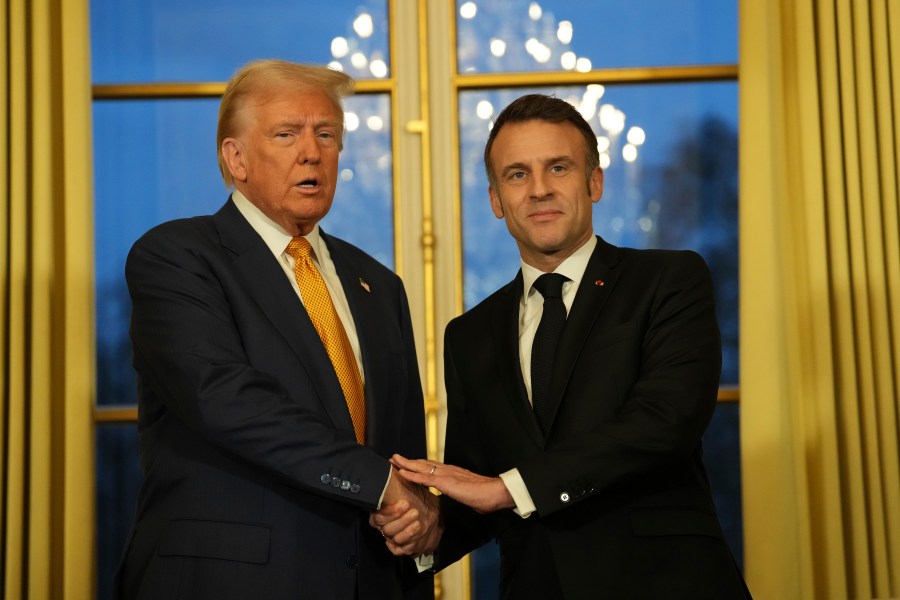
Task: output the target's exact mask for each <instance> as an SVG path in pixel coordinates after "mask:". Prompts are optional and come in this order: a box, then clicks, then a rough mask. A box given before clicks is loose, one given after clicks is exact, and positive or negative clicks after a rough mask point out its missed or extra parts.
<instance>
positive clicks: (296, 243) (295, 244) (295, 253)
mask: <svg viewBox="0 0 900 600" xmlns="http://www.w3.org/2000/svg"><path fill="white" fill-rule="evenodd" d="M285 252H287V253H288V254H289V255H290V256H291V257H293V259H294V260H302V259H305V258H310V257H311V256H312V246H311V245H310V243H309V240H308V239H306V238H305V237H300V236H297V237H295V238H294V239H292V240H291V241H290V243H289V244H288V246H287V248H286V249H285Z"/></svg>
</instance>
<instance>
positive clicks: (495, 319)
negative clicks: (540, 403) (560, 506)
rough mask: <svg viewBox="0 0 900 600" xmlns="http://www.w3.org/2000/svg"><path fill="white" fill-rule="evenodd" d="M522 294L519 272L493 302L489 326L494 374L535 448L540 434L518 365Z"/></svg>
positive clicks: (541, 435) (540, 436)
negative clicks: (491, 337)
mask: <svg viewBox="0 0 900 600" xmlns="http://www.w3.org/2000/svg"><path fill="white" fill-rule="evenodd" d="M523 291H524V287H523V282H522V271H521V270H519V272H518V273H517V274H516V278H515V279H513V280H512V281H511V282H510V283H508V284H507V285H506V286H505V287H504V288H503V289H502V290H501V291H500V295H499V297H498V302H495V303H494V307H493V311H492V313H493V314H492V315H491V326H492V327H493V339H494V340H495V342H496V344H497V352H496V354H495V356H496V357H497V362H498V363H499V364H498V368H497V372H498V374H499V377H500V378H501V380H502V382H503V387H504V388H505V390H506V394H505V397H506V398H507V399H508V400H509V402H511V403H512V405H513V406H512V410H513V413H514V414H515V415H516V416H517V417H518V418H519V421H520V423H521V425H522V428H523V430H524V431H526V432H527V433H528V435H529V437H531V438H532V440H533V441H534V442H535V443H536V444H537V445H538V446H543V441H544V434H543V432H542V431H541V426H540V425H539V424H538V420H537V417H536V416H535V414H534V411H533V410H532V408H531V404H530V403H529V402H528V391H527V390H526V389H525V380H524V379H523V378H522V365H521V363H520V362H519V303H520V302H521V300H522V293H523Z"/></svg>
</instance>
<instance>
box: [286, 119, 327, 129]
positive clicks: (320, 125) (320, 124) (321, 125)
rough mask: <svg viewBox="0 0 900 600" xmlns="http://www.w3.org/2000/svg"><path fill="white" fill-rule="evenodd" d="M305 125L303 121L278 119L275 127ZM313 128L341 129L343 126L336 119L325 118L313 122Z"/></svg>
mask: <svg viewBox="0 0 900 600" xmlns="http://www.w3.org/2000/svg"><path fill="white" fill-rule="evenodd" d="M305 126H306V122H305V121H279V122H278V123H276V124H275V129H303V128H304V127H305ZM313 127H314V128H315V129H325V128H329V127H331V128H334V129H341V128H342V127H343V123H341V122H340V121H338V120H336V119H326V120H322V121H317V122H315V123H314V124H313Z"/></svg>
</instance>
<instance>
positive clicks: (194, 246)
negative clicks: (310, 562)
mask: <svg viewBox="0 0 900 600" xmlns="http://www.w3.org/2000/svg"><path fill="white" fill-rule="evenodd" d="M197 229H198V228H197V227H191V225H190V221H186V222H175V223H174V224H169V226H168V227H161V228H157V229H155V230H152V231H151V232H149V233H148V234H147V235H145V236H144V237H143V238H142V239H141V240H139V241H138V242H137V243H136V244H135V246H134V248H133V249H132V251H131V253H130V254H129V257H128V261H127V265H126V278H127V281H128V287H129V291H130V294H131V298H132V310H133V313H132V330H131V335H132V341H133V348H134V363H135V367H136V369H137V371H138V375H139V379H140V385H141V387H142V388H144V389H146V394H150V395H152V396H153V397H154V398H155V399H156V400H155V401H153V402H147V403H142V405H141V411H142V414H141V415H140V427H141V429H142V431H143V430H146V429H149V428H152V427H153V426H154V424H155V422H156V421H158V420H162V419H170V418H176V419H179V420H180V421H181V422H183V423H184V424H185V425H186V426H187V427H188V428H189V429H190V430H192V432H193V433H194V434H196V435H197V436H200V437H201V438H202V439H204V440H205V441H206V442H207V443H209V444H211V445H213V446H215V447H217V448H219V449H220V450H222V451H224V452H226V453H229V454H230V455H232V456H234V457H237V458H239V459H241V460H243V461H245V462H246V463H248V464H249V465H251V466H253V467H254V468H258V469H261V470H263V471H264V472H266V473H268V474H269V475H270V476H274V477H276V478H277V479H279V480H281V481H282V482H284V483H287V484H288V485H290V486H293V487H296V488H299V489H302V490H304V491H308V492H312V493H315V494H319V495H324V496H327V497H330V498H333V499H335V500H338V501H340V502H345V503H349V504H353V505H356V506H359V507H361V508H364V509H367V510H371V509H374V508H375V506H376V504H377V502H378V499H379V497H380V495H381V493H382V491H383V488H384V485H385V482H386V480H387V475H388V473H389V469H390V467H389V464H388V463H387V461H386V460H385V458H383V457H382V456H379V455H378V454H377V453H376V452H374V451H373V450H371V449H369V448H365V447H362V446H359V445H357V444H356V442H355V440H354V439H353V438H352V436H348V435H347V434H346V432H343V431H339V430H338V429H337V428H335V426H334V425H333V423H331V422H330V421H329V419H328V417H327V415H326V414H325V413H324V412H323V411H322V410H321V409H320V408H319V409H317V408H316V407H317V406H319V403H320V400H319V399H318V398H317V394H318V391H317V390H316V389H315V387H314V386H312V385H311V384H309V382H308V379H298V380H297V381H298V382H299V383H298V384H297V385H296V386H295V388H294V389H290V390H288V389H286V387H285V383H284V382H283V381H282V380H280V379H276V377H275V376H273V375H272V373H273V372H275V370H274V369H275V368H279V369H281V371H282V372H283V371H284V370H285V366H286V365H288V364H289V363H287V362H282V361H289V360H292V361H294V362H295V363H296V362H297V358H296V357H295V356H294V357H288V356H282V355H280V354H277V353H273V354H272V355H271V356H268V357H266V358H267V359H268V361H269V362H270V363H272V364H270V365H267V364H263V363H264V362H265V361H261V360H260V358H259V356H254V357H252V358H251V356H249V355H248V351H247V350H246V348H245V340H244V339H243V338H242V335H243V332H242V330H241V329H240V327H239V325H238V322H237V317H236V310H237V306H236V304H235V302H236V300H235V298H234V295H235V288H239V287H240V286H235V285H230V286H226V285H225V284H224V283H223V280H222V277H223V273H225V272H227V265H225V266H223V265H221V264H219V259H218V258H217V257H216V256H215V255H214V253H212V252H211V251H210V250H209V248H210V245H209V243H208V240H207V241H204V240H203V239H202V238H205V237H206V238H208V237H210V236H209V235H208V234H199V233H197ZM397 287H398V288H400V293H402V288H401V287H400V286H399V284H398V285H397ZM241 301H242V302H243V303H244V304H252V303H251V302H250V301H249V300H248V299H247V298H246V297H244V298H242V299H241ZM394 305H395V306H398V307H400V306H402V303H401V302H399V301H398V302H396V303H394ZM251 308H252V307H251ZM398 310H399V309H398ZM396 318H398V319H401V320H402V319H403V318H404V316H403V315H397V316H396ZM406 318H407V319H408V317H406ZM244 326H245V325H244ZM297 368H298V369H302V368H303V365H302V364H300V363H297ZM326 473H341V474H342V477H343V479H344V480H347V481H352V482H354V483H356V484H357V485H358V486H359V487H358V488H356V490H355V492H354V491H350V490H348V489H342V488H341V487H340V486H338V487H334V486H332V485H325V484H324V482H323V481H322V475H323V474H326Z"/></svg>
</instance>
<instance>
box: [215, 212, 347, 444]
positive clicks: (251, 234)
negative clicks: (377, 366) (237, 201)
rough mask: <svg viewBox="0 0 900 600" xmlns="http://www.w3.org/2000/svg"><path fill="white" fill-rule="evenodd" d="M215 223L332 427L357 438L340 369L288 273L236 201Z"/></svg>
mask: <svg viewBox="0 0 900 600" xmlns="http://www.w3.org/2000/svg"><path fill="white" fill-rule="evenodd" d="M213 220H214V221H215V223H216V227H217V228H218V230H219V236H220V239H221V242H222V246H224V247H225V248H226V249H228V250H230V251H231V252H233V253H234V254H235V259H234V265H235V269H236V270H237V272H238V273H239V274H240V276H241V277H242V278H243V279H244V281H246V282H247V286H246V288H247V293H248V294H249V295H250V297H251V298H252V299H253V300H254V301H255V302H256V303H257V305H258V306H259V308H260V309H261V310H262V312H263V314H265V315H266V317H267V318H268V319H269V320H270V321H271V322H272V324H273V325H275V328H276V329H277V330H278V332H279V333H280V334H281V336H282V337H283V338H284V340H285V341H286V342H287V344H288V345H289V346H290V347H291V349H292V350H293V351H294V353H295V354H296V355H297V358H298V359H299V363H300V366H301V367H302V368H303V369H305V370H306V372H307V375H308V376H309V379H310V381H312V382H313V385H314V386H315V388H316V391H317V393H318V396H319V399H320V400H321V402H322V404H323V405H324V407H325V410H326V412H327V413H328V416H329V417H330V418H331V420H332V422H333V423H334V424H335V425H336V426H337V427H338V428H340V429H347V430H349V431H351V432H352V431H353V422H352V421H351V419H350V412H349V411H348V410H347V404H346V403H345V402H344V394H343V391H342V390H341V386H340V383H339V382H338V379H337V375H336V374H335V372H334V367H333V366H332V364H331V361H330V360H329V358H328V354H327V353H326V352H325V348H324V346H322V343H321V341H320V340H319V334H318V333H316V330H315V328H314V327H313V324H312V321H310V320H309V315H308V314H307V312H306V310H305V309H304V308H303V304H302V303H301V302H300V299H299V298H297V294H296V293H295V292H294V289H293V287H291V284H290V282H288V280H287V278H286V277H285V274H284V270H283V269H282V268H281V266H280V265H279V264H278V261H277V260H276V259H275V258H274V257H273V256H272V252H271V251H270V250H269V248H268V247H267V246H266V244H265V243H264V242H263V240H262V238H261V237H259V234H257V233H256V231H255V230H254V229H253V227H251V226H250V224H249V223H247V220H246V219H244V217H243V215H241V213H240V211H239V210H238V209H237V207H236V206H235V205H234V203H233V202H232V201H231V200H229V201H228V202H227V203H226V204H225V206H223V207H222V209H220V210H219V212H217V213H216V214H215V215H214V217H213Z"/></svg>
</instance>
